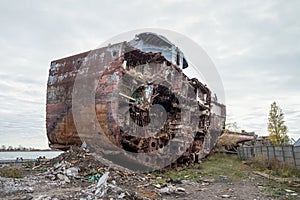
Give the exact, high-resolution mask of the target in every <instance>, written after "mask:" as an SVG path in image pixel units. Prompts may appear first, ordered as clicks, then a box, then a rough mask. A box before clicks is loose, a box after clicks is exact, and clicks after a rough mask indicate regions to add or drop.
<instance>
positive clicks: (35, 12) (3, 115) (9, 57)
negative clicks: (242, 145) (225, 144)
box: [0, 0, 300, 148]
mask: <svg viewBox="0 0 300 200" xmlns="http://www.w3.org/2000/svg"><path fill="white" fill-rule="evenodd" d="M299 10H300V1H284V0H282V1H278V0H271V1H259V0H253V1H199V0H195V1H179V0H175V1H172V0H164V1H138V0H132V1H113V0H110V1H89V0H85V1H71V0H70V1H63V0H60V1H13V0H8V1H5V0H2V1H0V23H1V30H0V46H1V49H0V60H1V64H0V135H1V138H0V145H2V144H5V145H6V146H9V145H13V146H18V145H22V146H34V147H40V148H46V147H47V146H48V145H47V138H46V131H45V102H46V84H47V78H48V70H49V67H50V61H52V60H54V59H58V58H62V57H65V56H68V55H73V54H76V53H80V52H83V51H87V50H90V49H94V48H96V47H97V46H98V45H99V44H101V43H102V42H104V41H106V40H107V39H109V38H111V37H112V36H114V35H117V34H119V33H122V32H125V31H130V30H134V29H141V28H164V29H169V30H173V31H176V32H179V33H181V34H183V35H186V36H188V37H189V38H191V39H192V40H194V41H195V42H197V43H198V44H199V45H200V46H201V47H202V48H203V49H204V50H205V51H206V53H207V54H208V55H209V56H210V57H211V59H212V61H213V62H214V63H215V66H216V68H217V70H218V71H219V74H220V76H221V79H222V81H223V85H224V88H225V95H226V105H227V113H228V122H237V123H238V125H239V127H241V128H242V129H245V130H246V131H255V132H256V133H257V134H259V135H267V134H268V133H267V118H268V112H269V109H270V104H271V103H272V102H273V101H276V102H277V103H278V104H279V105H280V107H281V108H282V109H283V112H284V113H285V120H286V125H287V126H288V128H289V133H288V134H289V136H291V137H293V138H295V139H296V138H299V137H300V126H299V122H300V101H299V99H300V87H299V86H300V79H299V77H298V76H299V75H300V66H299V64H300V39H299V38H300V21H299V19H300V12H299Z"/></svg>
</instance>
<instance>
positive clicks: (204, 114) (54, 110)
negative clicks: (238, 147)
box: [46, 35, 226, 164]
mask: <svg viewBox="0 0 300 200" xmlns="http://www.w3.org/2000/svg"><path fill="white" fill-rule="evenodd" d="M143 37H144V38H143ZM143 37H141V38H142V40H144V41H146V40H147V37H146V36H143ZM150 39H151V42H152V44H153V43H154V42H160V43H162V41H159V38H155V37H153V35H152V38H150ZM150 39H149V37H148V41H149V40H150ZM153 41H154V42H153ZM163 42H166V43H167V42H168V41H163ZM143 45H144V46H143ZM142 47H144V49H143V48H142ZM146 47H147V48H150V49H151V50H152V51H151V52H149V51H146V49H147V48H146ZM154 47H155V46H154ZM154 47H153V45H152V46H149V45H148V46H147V45H146V44H145V43H142V44H141V43H140V42H136V41H133V42H132V41H131V42H129V43H127V42H122V43H118V44H113V45H109V46H107V47H104V48H100V49H96V50H93V51H89V52H85V53H81V54H78V55H74V56H71V57H67V58H63V59H59V60H55V61H52V62H51V67H50V70H49V79H48V85H47V106H46V111H47V114H46V117H47V118H46V126H47V136H48V139H49V143H50V147H53V148H58V149H67V148H68V146H69V145H74V144H75V145H81V144H82V142H83V140H88V137H90V136H88V132H91V130H95V132H96V127H95V126H96V125H95V124H99V125H100V126H101V130H102V131H101V133H97V134H101V135H105V136H106V138H108V139H109V141H111V142H112V143H113V144H114V145H116V146H117V147H120V148H122V149H124V150H126V151H128V152H136V153H140V152H142V153H144V152H152V151H158V150H159V149H161V148H163V147H164V146H165V145H167V144H168V143H169V141H170V140H172V139H173V138H174V137H175V136H176V134H179V133H184V134H185V135H190V136H192V140H193V142H192V143H191V144H189V146H188V147H187V148H184V149H180V148H183V147H184V143H186V141H184V140H180V139H179V140H178V139H177V141H176V142H177V143H176V144H178V145H176V146H174V148H178V150H179V151H180V152H183V153H182V155H181V156H180V158H178V159H177V163H184V164H185V163H194V162H199V161H200V160H201V159H202V158H203V157H205V156H207V155H208V154H209V153H210V152H211V150H212V149H213V148H214V146H215V144H216V141H217V138H218V137H219V135H220V134H221V133H222V130H223V128H224V123H225V115H226V113H225V106H224V105H222V104H219V103H217V102H216V101H214V100H213V99H212V97H211V91H210V90H209V89H208V88H207V87H206V86H205V85H204V84H202V83H201V82H200V81H199V80H197V79H196V78H193V79H190V78H189V77H187V76H186V75H184V74H183V73H182V68H186V67H187V66H188V64H187V61H186V60H185V58H184V57H183V54H182V52H181V51H180V50H177V49H175V50H174V48H171V49H172V51H174V52H175V57H174V56H173V55H174V53H172V52H171V53H170V54H168V51H167V50H166V49H165V50H164V51H162V52H159V51H155V48H154ZM171 47H172V46H171ZM156 50H157V49H156ZM176 56H177V57H176ZM87 72H89V73H88V75H87V76H86V79H82V80H77V81H78V82H79V83H81V85H82V86H83V87H86V89H87V90H89V89H90V90H92V89H93V88H96V90H95V102H94V103H95V104H94V105H92V107H91V108H90V109H91V110H92V109H94V110H95V112H96V119H97V121H94V120H93V118H92V117H91V116H90V115H89V114H88V113H87V112H86V109H85V108H82V110H80V109H79V111H78V112H79V113H80V116H81V118H80V120H81V121H82V122H83V123H84V124H86V127H82V128H81V129H82V130H81V131H82V132H85V131H86V132H87V134H85V135H86V138H85V135H84V136H82V135H80V136H79V134H78V131H77V129H76V126H75V122H74V117H73V113H72V93H73V92H76V91H73V89H74V83H75V78H76V77H77V75H78V73H80V74H84V73H87ZM95 77H96V79H95V80H97V81H96V82H95V84H94V85H91V84H87V83H88V81H87V80H91V79H92V78H95ZM212 110H215V111H214V112H212ZM93 127H95V128H93ZM145 127H147V128H145ZM85 129H86V130H85ZM92 132H93V131H92ZM103 143H105V142H103ZM103 145H105V144H103ZM159 156H160V157H161V158H159V159H157V162H161V160H163V158H164V157H166V156H168V155H167V154H162V155H159ZM138 159H140V160H144V162H145V163H147V159H149V158H147V156H145V155H144V156H140V157H138Z"/></svg>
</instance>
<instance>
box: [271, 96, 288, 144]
mask: <svg viewBox="0 0 300 200" xmlns="http://www.w3.org/2000/svg"><path fill="white" fill-rule="evenodd" d="M284 123H285V121H284V114H283V112H282V110H281V108H280V107H279V106H278V105H277V104H276V102H273V103H272V104H271V109H270V112H269V122H268V131H269V134H270V135H269V137H270V140H271V141H272V143H273V144H279V145H284V144H289V141H290V139H289V137H288V135H287V131H288V128H287V126H286V125H285V124H284Z"/></svg>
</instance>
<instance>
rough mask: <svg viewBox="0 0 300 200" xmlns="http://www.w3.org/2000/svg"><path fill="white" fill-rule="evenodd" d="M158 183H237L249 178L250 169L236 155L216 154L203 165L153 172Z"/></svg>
mask: <svg viewBox="0 0 300 200" xmlns="http://www.w3.org/2000/svg"><path fill="white" fill-rule="evenodd" d="M153 173H154V175H155V176H156V177H161V178H159V179H157V183H160V184H161V183H165V182H168V181H175V182H176V181H181V180H191V181H201V180H205V179H209V180H213V181H214V182H237V181H240V180H241V179H243V178H245V177H247V174H248V173H249V167H248V166H246V165H243V164H242V163H241V161H240V160H239V159H238V157H237V156H236V155H228V154H214V155H213V156H211V157H210V158H209V159H207V160H205V161H204V162H203V163H201V164H194V165H191V166H188V167H187V168H185V169H179V170H178V169H177V170H175V169H172V170H169V171H167V172H164V173H162V172H153Z"/></svg>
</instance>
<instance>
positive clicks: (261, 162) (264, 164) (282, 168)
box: [249, 157, 300, 178]
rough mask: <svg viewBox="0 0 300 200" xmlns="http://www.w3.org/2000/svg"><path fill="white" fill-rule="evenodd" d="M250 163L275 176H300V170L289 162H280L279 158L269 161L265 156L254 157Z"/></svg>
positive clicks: (253, 166)
mask: <svg viewBox="0 0 300 200" xmlns="http://www.w3.org/2000/svg"><path fill="white" fill-rule="evenodd" d="M249 164H250V166H251V167H252V168H255V169H258V170H259V171H263V172H265V173H267V174H270V175H273V176H277V177H282V178H300V170H298V169H296V168H295V167H294V166H291V165H290V164H288V163H284V162H280V161H278V160H270V161H267V160H266V159H265V158H263V157H256V158H253V159H252V160H251V161H250V162H249Z"/></svg>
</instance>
